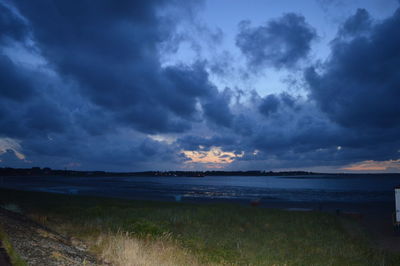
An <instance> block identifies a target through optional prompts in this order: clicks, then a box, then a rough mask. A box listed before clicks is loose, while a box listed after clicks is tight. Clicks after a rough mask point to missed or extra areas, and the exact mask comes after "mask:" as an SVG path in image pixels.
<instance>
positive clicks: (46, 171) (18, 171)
mask: <svg viewBox="0 0 400 266" xmlns="http://www.w3.org/2000/svg"><path fill="white" fill-rule="evenodd" d="M318 175H325V176H326V175H328V176H360V175H367V176H374V175H390V176H399V177H400V173H317V172H308V171H279V172H274V171H262V170H257V171H142V172H107V171H75V170H54V169H51V168H48V167H45V168H40V167H32V168H10V167H3V168H0V176H30V177H40V176H54V177H57V176H62V177H66V176H71V177H135V176H140V177H145V176H151V177H155V176H160V177H195V178H201V177H206V176H318Z"/></svg>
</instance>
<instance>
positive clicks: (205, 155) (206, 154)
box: [182, 147, 243, 168]
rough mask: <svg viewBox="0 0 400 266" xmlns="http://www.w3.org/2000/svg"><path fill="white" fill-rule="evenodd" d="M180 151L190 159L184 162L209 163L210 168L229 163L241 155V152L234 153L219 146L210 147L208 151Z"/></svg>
mask: <svg viewBox="0 0 400 266" xmlns="http://www.w3.org/2000/svg"><path fill="white" fill-rule="evenodd" d="M182 153H183V154H184V155H185V156H186V158H188V159H190V160H189V161H187V162H186V163H204V164H211V165H212V167H211V168H220V167H222V165H221V164H230V163H232V162H233V161H234V160H235V159H236V158H237V157H242V156H243V154H235V153H233V152H225V151H222V150H221V148H219V147H212V148H211V149H210V150H209V151H202V150H200V151H185V150H183V151H182Z"/></svg>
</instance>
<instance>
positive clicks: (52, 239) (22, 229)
mask: <svg viewBox="0 0 400 266" xmlns="http://www.w3.org/2000/svg"><path fill="white" fill-rule="evenodd" d="M0 225H1V227H2V228H3V230H4V231H5V233H6V234H7V235H8V238H9V240H10V242H11V244H12V245H13V247H14V249H15V250H16V251H17V252H18V254H19V255H20V256H21V257H22V259H24V260H25V261H26V262H27V263H28V265H49V266H51V265H98V263H97V262H96V259H95V258H94V257H92V256H90V255H89V254H88V253H87V252H86V250H85V247H84V245H80V246H77V245H72V243H71V241H69V239H67V238H65V237H63V236H62V235H60V234H57V233H55V232H52V231H51V230H49V229H48V228H46V227H44V226H42V225H40V224H38V223H35V222H34V221H32V220H30V219H29V218H27V217H26V216H24V215H21V214H18V213H14V212H10V211H7V210H5V209H2V208H0ZM0 265H3V264H2V261H1V254H0ZM5 265H7V264H5Z"/></svg>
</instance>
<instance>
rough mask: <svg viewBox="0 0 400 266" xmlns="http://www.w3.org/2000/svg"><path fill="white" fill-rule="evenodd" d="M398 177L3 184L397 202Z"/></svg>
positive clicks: (151, 195)
mask: <svg viewBox="0 0 400 266" xmlns="http://www.w3.org/2000/svg"><path fill="white" fill-rule="evenodd" d="M399 177H400V176H393V175H375V176H368V175H366V176H363V175H359V176H351V177H348V176H346V177H344V176H341V177H340V176H339V177H338V176H329V175H327V176H323V175H321V176H296V177H278V176H267V177H246V176H240V177H238V176H218V177H204V178H191V177H186V178H185V177H108V178H106V177H101V178H96V177H90V178H86V177H85V178H82V177H80V178H77V177H41V178H34V179H33V178H29V177H0V187H4V188H13V189H20V190H33V191H48V192H55V193H64V194H81V195H97V196H110V197H120V198H131V199H161V200H175V199H178V200H179V199H182V200H186V199H187V200H190V199H192V200H193V199H201V200H213V199H214V200H219V199H224V200H226V199H228V200H252V199H262V200H263V201H292V202H386V201H393V199H394V191H393V189H394V187H395V186H398V185H400V178H399Z"/></svg>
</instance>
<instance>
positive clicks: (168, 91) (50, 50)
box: [0, 1, 400, 171]
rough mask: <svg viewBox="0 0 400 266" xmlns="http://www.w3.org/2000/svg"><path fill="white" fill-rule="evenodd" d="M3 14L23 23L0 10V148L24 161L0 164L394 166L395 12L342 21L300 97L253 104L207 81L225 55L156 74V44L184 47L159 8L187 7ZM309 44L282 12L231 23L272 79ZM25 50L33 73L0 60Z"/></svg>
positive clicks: (27, 9)
mask: <svg viewBox="0 0 400 266" xmlns="http://www.w3.org/2000/svg"><path fill="white" fill-rule="evenodd" d="M15 3H16V8H17V9H18V10H19V12H20V13H21V15H22V16H23V17H24V19H23V18H22V17H20V16H19V15H16V13H15V12H13V11H10V10H11V9H9V8H8V7H4V6H3V5H2V4H0V8H2V11H4V12H2V13H0V18H1V20H0V29H1V33H2V35H1V37H0V39H1V40H3V38H5V39H4V40H7V41H8V40H11V42H7V43H6V42H2V41H0V140H1V138H11V139H12V141H16V143H17V144H18V145H20V150H18V152H21V153H23V154H24V155H26V158H27V159H26V161H23V160H21V159H18V158H17V157H16V155H18V153H16V151H15V150H13V149H10V148H9V147H5V148H4V147H0V148H1V149H2V150H0V153H1V154H0V160H2V162H1V166H4V165H5V163H6V164H10V165H14V166H16V165H18V166H20V165H21V164H22V165H26V166H27V167H30V166H33V165H31V164H30V163H29V162H30V161H32V164H35V165H40V166H45V165H46V166H51V167H55V168H64V167H71V168H81V169H99V170H117V171H125V170H126V171H129V170H155V169H167V170H170V169H176V168H178V167H182V165H184V164H182V163H183V162H184V161H187V158H185V156H184V155H182V154H180V152H181V151H182V150H188V151H202V152H206V151H209V150H211V149H213V147H220V148H221V150H222V151H224V152H225V151H228V152H233V153H235V154H237V155H238V157H237V158H236V159H235V162H234V163H233V164H232V165H231V167H241V168H242V169H243V168H244V169H248V167H250V168H252V167H254V168H255V169H268V167H304V166H316V165H336V166H342V165H345V164H348V163H353V162H358V161H361V160H370V159H373V160H388V159H393V158H394V159H396V158H398V155H399V153H398V150H399V149H400V140H398V136H399V134H400V130H399V126H397V125H398V124H399V122H400V116H399V114H400V109H399V104H398V103H397V102H398V99H399V98H400V97H399V96H400V94H399V90H398V84H400V78H399V76H400V75H399V71H398V65H399V63H400V56H399V53H400V52H399V49H398V47H400V37H399V35H398V34H397V32H398V28H399V26H400V25H399V24H400V23H399V20H400V18H399V17H400V15H399V11H397V12H396V13H395V14H394V15H393V16H392V17H391V18H388V19H386V20H383V21H381V22H379V23H377V22H375V21H374V20H373V19H372V18H371V16H370V15H369V14H368V13H367V12H366V11H365V10H363V9H359V10H358V11H357V12H356V14H355V15H354V16H352V17H350V18H349V19H348V20H347V21H346V22H345V23H343V25H341V26H340V27H339V28H338V34H337V37H336V38H335V39H334V40H333V41H332V42H331V51H332V55H331V57H330V58H329V59H328V60H326V62H323V63H321V64H319V65H318V66H314V67H310V68H308V69H307V70H306V71H305V75H304V77H305V82H306V84H307V85H308V87H309V94H310V95H309V97H306V96H301V95H295V92H293V91H289V90H288V91H287V92H284V93H279V94H278V93H277V94H271V93H270V94H268V95H267V96H265V97H261V96H260V95H258V94H257V93H256V92H253V91H246V90H245V89H244V88H237V89H236V88H235V89H225V90H223V91H219V90H218V89H217V86H216V85H215V84H213V83H212V82H211V79H212V78H214V77H215V76H214V75H218V74H220V76H224V75H226V74H224V72H226V73H228V72H230V71H231V70H230V68H229V67H231V66H232V64H233V63H235V57H234V56H233V55H232V56H226V58H225V60H220V59H218V60H217V62H216V63H219V65H216V64H209V62H207V61H206V60H204V61H201V60H199V61H197V62H194V63H191V64H183V63H181V64H175V65H168V66H165V65H164V64H163V62H162V60H161V59H160V58H162V56H163V54H162V53H164V52H165V50H170V51H169V52H173V50H174V49H172V48H166V47H179V42H180V41H182V40H183V39H181V38H178V37H179V36H177V34H178V33H177V32H176V28H177V24H179V20H180V17H179V16H178V15H177V16H167V15H165V14H166V13H165V10H167V9H168V7H170V5H175V6H177V7H178V8H186V7H187V6H186V5H192V4H193V3H190V4H186V2H185V4H183V3H181V2H180V1H176V2H175V1H121V2H118V4H117V3H114V2H112V1H96V4H95V5H94V4H92V2H91V1H55V2H53V1H40V2H33V1H15ZM181 5H182V6H181ZM185 10H186V9H185ZM160 11H162V12H160ZM7 12H8V13H7ZM163 12H164V13H163ZM206 34H208V33H206ZM4 36H6V37H4ZM315 38H316V32H315V30H314V29H313V28H312V27H311V26H310V25H308V24H307V23H306V21H305V18H304V17H302V16H301V15H297V14H292V13H291V14H286V15H284V16H283V17H281V18H279V19H277V20H272V21H270V22H268V23H266V24H265V25H263V26H259V27H251V26H250V25H249V24H246V23H243V24H242V28H241V32H240V33H239V35H238V36H237V40H236V42H237V45H238V46H239V48H240V49H241V50H242V53H243V54H244V55H245V56H246V57H247V59H248V63H249V65H250V66H251V67H252V68H254V69H260V68H262V67H266V66H272V67H275V68H277V69H279V68H293V67H295V66H298V63H299V62H300V61H301V60H302V59H305V58H306V57H307V55H308V53H309V51H310V44H311V42H312V41H313V40H314V39H315ZM27 39H30V41H31V43H32V44H31V45H32V47H33V48H34V50H35V51H37V54H38V55H40V56H42V57H43V61H44V62H45V63H43V64H41V65H40V66H35V62H33V63H32V64H33V67H32V66H29V64H26V65H24V64H21V63H18V62H17V61H18V60H13V58H12V55H10V53H8V54H7V53H6V52H5V49H4V47H6V46H7V47H8V46H9V45H10V43H13V42H14V43H15V42H17V43H19V44H24V43H26V40H27ZM171 42H172V43H171ZM169 45H170V46H169ZM25 47H26V46H25ZM32 47H28V48H27V49H29V48H32ZM213 71H215V73H212V72H213ZM210 72H211V73H210ZM221 73H222V74H221ZM223 74H224V75H223ZM210 76H211V77H210ZM228 76H229V78H230V76H231V75H226V77H228ZM300 82H304V81H303V80H301V81H299V83H300ZM235 90H237V91H238V95H235ZM321 110H322V111H321ZM155 134H157V135H156V136H155ZM169 137H171V138H169ZM156 139H157V140H156ZM175 139H176V141H174V140H175ZM18 145H17V146H16V147H18V149H19V146H18ZM239 155H240V156H242V157H240V156H239ZM225 156H226V155H225Z"/></svg>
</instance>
